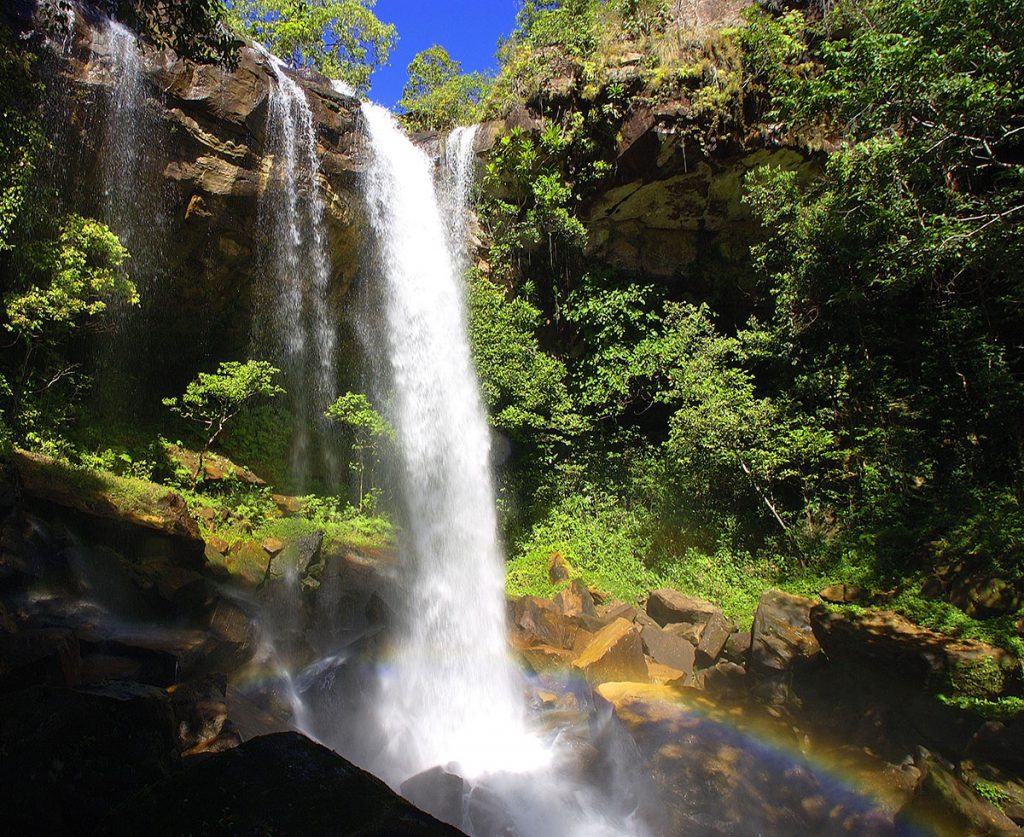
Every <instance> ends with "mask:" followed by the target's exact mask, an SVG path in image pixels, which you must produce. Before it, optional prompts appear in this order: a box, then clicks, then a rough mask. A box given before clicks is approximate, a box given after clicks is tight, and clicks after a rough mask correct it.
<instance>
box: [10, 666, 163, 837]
mask: <svg viewBox="0 0 1024 837" xmlns="http://www.w3.org/2000/svg"><path fill="white" fill-rule="evenodd" d="M0 752H3V758H0V787H3V789H4V799H5V802H4V815H3V816H4V829H5V831H7V833H10V834H89V833H91V832H92V830H93V827H94V826H95V824H96V823H98V822H99V820H100V819H101V818H102V817H103V816H105V815H106V814H107V813H108V812H109V810H110V808H111V806H112V805H113V804H117V803H118V802H120V801H122V800H125V799H128V798H129V797H130V796H131V795H132V794H133V793H134V792H136V791H137V790H140V789H141V788H142V787H144V786H145V785H147V784H150V783H152V782H156V781H159V780H161V779H166V778H168V777H169V776H171V775H172V774H173V773H174V772H175V770H177V769H178V755H177V747H176V741H175V736H174V722H173V718H172V715H171V706H170V699H169V698H168V696H167V695H166V694H165V693H164V692H163V690H161V689H157V688H154V687H151V686H143V685H139V684H132V683H111V684H105V685H101V686H96V687H89V688H85V689H67V688H54V687H46V686H35V687H32V688H30V689H25V690H22V691H19V692H14V693H11V694H8V695H3V696H0ZM178 807H181V806H180V805H179V806H178ZM144 830H147V831H148V830H149V829H148V828H146V829H144Z"/></svg>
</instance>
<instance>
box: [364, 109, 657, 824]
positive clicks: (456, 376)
mask: <svg viewBox="0 0 1024 837" xmlns="http://www.w3.org/2000/svg"><path fill="white" fill-rule="evenodd" d="M363 115H364V117H365V120H366V124H367V127H368V133H369V137H370V141H371V146H372V150H371V159H370V161H369V166H368V169H367V172H366V197H367V203H368V206H369V217H370V222H371V225H372V228H373V232H374V237H375V243H376V266H377V271H376V272H375V277H376V278H377V279H378V280H379V282H380V284H381V287H380V288H379V291H380V297H381V300H380V301H381V309H382V318H383V328H382V329H381V332H382V333H381V335H380V338H381V342H382V345H381V346H379V347H378V351H377V354H378V356H379V357H380V358H381V360H380V364H379V365H380V367H381V369H380V370H379V374H378V377H379V378H380V379H381V380H379V381H378V385H379V388H380V391H381V393H382V394H384V395H385V397H384V399H383V400H384V401H385V403H387V404H388V405H389V416H390V418H391V421H392V422H393V424H394V426H395V429H396V432H397V441H398V460H399V462H398V470H399V477H400V480H399V481H400V483H401V493H402V499H403V506H404V519H403V523H404V531H405V538H404V543H403V550H404V552H405V556H404V557H405V560H404V561H403V568H402V570H401V572H402V575H403V578H402V583H401V585H400V586H401V588H402V589H403V590H404V591H405V597H406V601H405V602H404V607H403V608H402V612H403V613H404V614H405V618H404V621H401V620H400V622H399V624H398V625H397V626H396V629H397V635H396V636H395V637H394V638H393V646H394V650H393V653H392V655H391V658H390V662H391V665H388V666H382V667H381V669H382V671H383V672H384V674H383V675H382V682H381V683H380V685H379V688H380V694H379V699H378V700H377V701H376V703H375V705H374V707H373V708H372V709H371V712H373V713H374V714H375V716H376V718H375V720H376V721H377V723H378V725H379V729H380V733H381V737H382V739H383V748H382V750H381V751H380V753H379V755H378V756H377V757H376V760H375V762H374V763H372V764H371V767H372V768H373V769H374V771H375V772H376V773H378V774H379V775H381V776H383V777H384V778H385V779H387V780H388V781H389V782H390V783H391V784H392V785H394V786H396V787H398V786H401V788H402V790H403V792H406V790H407V788H409V789H410V790H413V789H412V788H410V786H409V785H407V784H403V782H404V780H405V779H407V778H408V777H411V776H414V775H415V774H422V775H421V776H417V777H416V780H411V783H412V784H416V785H417V787H419V788H422V787H423V786H424V785H426V786H427V787H430V786H434V787H436V785H433V783H434V782H436V781H437V780H438V776H439V772H438V771H439V770H443V771H446V772H447V773H454V774H457V776H458V777H461V778H462V779H464V780H468V782H467V783H466V785H465V786H464V788H465V790H464V793H465V796H464V797H463V802H462V814H461V815H459V814H458V813H457V809H456V810H454V811H453V810H452V808H451V807H445V806H444V805H442V806H440V808H438V807H435V804H436V802H437V800H436V799H435V798H433V797H432V796H431V793H430V792H429V791H428V792H427V794H426V796H424V795H423V794H422V792H419V793H416V795H415V798H416V799H417V800H419V802H420V803H421V804H424V805H425V806H426V807H427V809H428V810H431V809H432V808H433V809H434V811H435V812H436V813H438V815H439V816H444V817H445V818H447V819H448V820H449V821H450V822H452V823H453V824H455V825H457V826H459V827H460V828H463V829H464V830H466V831H468V832H469V833H471V834H476V835H480V837H485V835H492V834H511V835H516V837H555V835H558V837H568V835H579V837H584V835H586V837H600V836H601V835H608V837H611V835H617V836H618V835H624V834H633V833H638V831H640V832H642V829H640V828H639V827H638V826H637V824H636V823H635V822H634V819H635V815H634V813H633V812H634V810H635V807H636V799H635V795H634V794H633V793H632V791H633V782H632V781H631V780H630V779H628V778H626V777H625V776H624V775H623V774H622V772H621V769H620V765H621V764H622V763H625V762H624V761H622V760H620V759H617V758H614V757H612V758H611V759H610V762H609V764H610V765H611V767H609V768H608V771H609V777H608V778H607V779H606V780H603V781H599V782H598V784H597V785H593V784H591V780H587V779H583V774H582V772H581V771H580V761H579V755H578V752H577V751H576V750H575V749H574V747H573V745H572V744H571V743H570V738H571V736H569V737H567V738H566V739H563V738H562V732H561V731H560V730H559V729H558V728H557V727H556V728H552V727H551V726H549V727H548V728H547V731H546V734H542V733H541V732H540V731H538V730H536V729H534V728H533V727H532V726H531V724H530V723H529V722H528V720H527V717H526V709H527V706H526V700H525V698H524V694H523V691H524V686H525V682H524V680H523V678H522V676H521V674H520V673H519V671H518V669H517V667H516V666H515V664H514V662H513V660H512V657H511V654H510V651H509V647H508V642H507V634H506V631H507V625H506V609H505V608H506V605H505V595H504V586H505V585H504V576H505V567H504V560H503V555H502V551H501V547H500V544H499V539H498V532H497V519H496V512H495V492H494V486H493V484H492V478H491V462H490V431H489V429H488V425H487V420H486V414H485V411H484V407H483V404H482V401H481V395H480V388H479V385H478V382H477V377H476V371H475V369H474V367H473V362H472V357H471V355H470V349H469V338H468V327H467V322H466V305H465V300H464V298H463V296H464V294H463V273H464V269H465V267H466V264H467V258H466V256H467V254H466V245H465V240H466V227H467V223H466V222H467V216H468V213H467V209H466V206H467V198H468V192H469V188H470V185H471V182H472V173H473V140H474V129H472V128H470V129H463V128H460V129H456V131H454V132H452V134H450V135H449V136H448V138H447V140H446V143H445V145H446V149H445V155H444V171H443V176H442V178H441V184H440V188H439V189H436V188H435V184H434V178H433V166H432V163H431V160H430V159H429V158H428V156H427V155H426V154H425V153H424V152H423V151H421V150H420V149H419V148H417V147H416V146H415V145H413V143H412V142H411V141H410V140H409V138H408V137H406V136H405V134H404V133H403V132H402V131H401V129H400V128H399V126H398V124H397V123H396V121H395V118H394V117H393V116H392V115H391V114H390V113H389V112H388V111H386V110H384V109H383V108H380V107H378V106H376V105H372V104H364V105H363ZM439 194H440V195H441V198H440V199H439V197H438V195H439ZM597 728H600V724H598V725H597ZM595 745H596V742H595ZM601 746H604V745H601ZM606 749H607V748H606ZM594 752H597V751H596V750H594ZM424 771H429V772H424ZM442 775H443V774H442ZM601 785H603V787H602V786H601ZM498 812H500V813H498Z"/></svg>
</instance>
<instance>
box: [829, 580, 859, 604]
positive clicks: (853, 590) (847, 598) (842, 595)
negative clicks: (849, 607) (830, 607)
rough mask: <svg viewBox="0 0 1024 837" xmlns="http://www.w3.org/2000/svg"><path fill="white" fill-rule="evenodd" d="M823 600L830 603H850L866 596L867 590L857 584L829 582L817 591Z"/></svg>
mask: <svg viewBox="0 0 1024 837" xmlns="http://www.w3.org/2000/svg"><path fill="white" fill-rule="evenodd" d="M818 595H819V596H821V598H822V600H823V601H826V602H830V603H831V604H851V603H853V602H859V601H862V600H863V599H866V598H867V597H868V591H867V590H865V589H864V588H863V587H860V586H859V585H857V584H829V585H828V586H827V587H823V588H822V589H821V590H819V591H818Z"/></svg>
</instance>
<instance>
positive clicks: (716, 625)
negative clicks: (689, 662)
mask: <svg viewBox="0 0 1024 837" xmlns="http://www.w3.org/2000/svg"><path fill="white" fill-rule="evenodd" d="M732 628H733V626H732V625H731V624H729V622H728V621H726V619H725V617H724V616H722V615H721V614H720V613H715V614H714V615H712V617H711V618H710V619H709V620H708V621H707V624H706V625H705V626H704V630H703V631H702V632H701V635H700V642H698V643H697V664H698V665H700V666H710V665H714V662H715V660H717V659H718V656H719V655H720V654H721V653H722V649H723V648H725V643H726V642H727V641H728V639H729V634H730V633H732Z"/></svg>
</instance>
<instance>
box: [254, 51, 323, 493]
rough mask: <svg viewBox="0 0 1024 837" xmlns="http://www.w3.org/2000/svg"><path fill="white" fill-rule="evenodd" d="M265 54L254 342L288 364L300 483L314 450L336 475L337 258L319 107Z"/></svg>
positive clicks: (295, 475)
mask: <svg viewBox="0 0 1024 837" xmlns="http://www.w3.org/2000/svg"><path fill="white" fill-rule="evenodd" d="M263 54H264V56H265V57H266V59H267V62H268V64H269V66H270V70H271V73H272V75H273V78H274V83H273V84H272V85H271V89H270V100H269V112H268V115H267V152H268V154H269V155H270V159H271V169H270V172H269V177H268V181H267V187H266V189H265V191H264V193H263V196H262V197H261V199H260V209H259V212H260V225H261V227H262V228H263V230H264V231H265V234H266V240H267V242H268V243H269V251H268V252H266V253H264V254H263V260H262V261H263V265H262V266H263V270H262V273H263V276H262V282H261V284H262V287H261V289H260V297H259V300H258V306H257V311H258V314H259V316H258V318H257V335H256V343H257V344H258V348H260V349H269V350H270V351H272V352H273V353H274V355H275V356H276V358H277V360H278V362H279V363H280V365H281V367H282V371H283V372H284V376H285V388H286V389H287V390H288V392H289V394H290V396H291V402H292V409H293V411H294V414H295V415H294V419H295V421H294V425H293V426H294V436H293V439H292V451H291V461H292V477H293V479H294V480H295V481H296V484H297V486H298V487H299V488H302V487H303V486H304V485H305V483H306V479H307V477H308V469H309V464H310V462H311V460H312V459H313V457H314V456H316V457H318V458H319V460H320V461H319V465H320V471H321V475H322V476H323V477H324V478H326V479H327V480H328V481H331V482H333V481H335V480H336V479H337V476H338V475H337V473H336V470H337V468H336V462H335V457H334V455H333V452H332V447H331V445H330V443H329V442H328V441H327V438H328V434H327V432H326V426H325V420H324V417H323V413H324V411H325V410H326V409H327V407H328V406H329V405H330V404H331V402H332V401H333V400H334V398H335V397H336V395H337V383H336V381H337V370H336V368H335V352H336V346H337V334H336V331H335V325H334V322H333V320H332V317H331V313H330V310H329V307H328V304H327V290H328V285H329V283H330V275H331V266H330V257H329V255H328V252H327V233H326V228H325V225H324V197H323V194H322V185H321V183H320V179H321V178H320V159H319V157H318V155H317V151H316V131H315V128H314V123H313V114H312V111H311V110H310V107H309V102H308V101H307V100H306V94H305V93H304V92H303V90H302V88H301V87H300V86H299V85H298V84H297V83H296V82H295V81H294V80H293V79H292V78H290V77H289V76H288V75H287V73H285V72H284V68H283V66H282V64H281V61H280V60H279V59H278V58H276V57H274V56H272V55H270V53H268V52H264V53H263ZM314 445H315V446H316V447H317V449H316V450H314V449H313V448H314Z"/></svg>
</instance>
